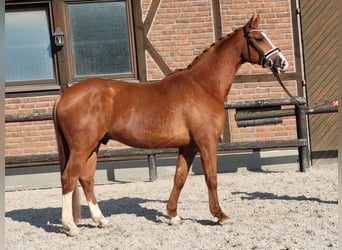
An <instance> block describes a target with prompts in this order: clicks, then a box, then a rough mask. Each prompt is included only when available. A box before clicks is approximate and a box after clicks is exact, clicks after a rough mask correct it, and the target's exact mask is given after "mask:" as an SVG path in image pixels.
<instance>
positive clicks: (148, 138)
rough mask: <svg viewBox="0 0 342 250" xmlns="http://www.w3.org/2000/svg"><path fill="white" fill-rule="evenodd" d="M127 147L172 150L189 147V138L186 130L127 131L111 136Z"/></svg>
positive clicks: (140, 129) (141, 129)
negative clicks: (173, 148)
mask: <svg viewBox="0 0 342 250" xmlns="http://www.w3.org/2000/svg"><path fill="white" fill-rule="evenodd" d="M111 137H112V138H113V139H115V140H118V141H120V142H122V143H124V144H126V145H128V146H131V147H137V148H169V147H170V148H172V147H181V146H186V145H189V143H190V136H189V132H188V131H187V130H186V129H177V130H167V129H162V130H160V129H146V128H145V129H144V128H138V129H128V128H125V129H123V130H120V131H116V132H115V133H113V134H112V136H111Z"/></svg>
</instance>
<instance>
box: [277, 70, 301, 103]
mask: <svg viewBox="0 0 342 250" xmlns="http://www.w3.org/2000/svg"><path fill="white" fill-rule="evenodd" d="M271 70H272V73H273V75H274V76H275V78H276V79H277V80H278V82H279V84H280V86H281V87H282V88H283V90H284V91H285V93H286V94H287V95H288V96H289V98H290V100H291V102H292V103H293V104H294V105H296V106H297V107H298V106H300V105H301V104H300V102H299V101H298V100H297V99H296V98H295V97H294V96H293V95H292V94H291V93H290V91H289V90H288V89H287V88H286V86H285V85H284V83H283V82H282V80H281V79H280V76H279V73H278V71H277V70H276V69H275V68H274V67H272V68H271Z"/></svg>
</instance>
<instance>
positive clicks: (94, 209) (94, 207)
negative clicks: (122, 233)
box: [88, 201, 109, 227]
mask: <svg viewBox="0 0 342 250" xmlns="http://www.w3.org/2000/svg"><path fill="white" fill-rule="evenodd" d="M88 205H89V210H90V214H91V218H92V219H93V221H94V222H95V223H98V224H99V227H105V226H106V225H107V224H108V223H109V221H108V220H107V219H106V218H105V217H104V216H103V214H102V212H101V210H100V208H99V205H98V204H93V203H92V202H91V201H89V202H88Z"/></svg>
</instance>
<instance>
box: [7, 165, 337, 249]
mask: <svg viewBox="0 0 342 250" xmlns="http://www.w3.org/2000/svg"><path fill="white" fill-rule="evenodd" d="M337 172H338V171H337V163H333V164H328V165H327V166H315V167H312V168H311V169H310V170H309V171H307V172H306V173H299V172H297V171H295V170H289V171H277V172H250V171H247V170H242V171H238V172H236V173H224V174H219V175H218V180H219V187H218V193H219V199H220V205H221V208H222V210H223V211H224V212H225V213H227V214H228V215H229V216H230V217H231V223H229V224H226V225H223V226H221V225H217V224H216V223H215V219H214V218H213V217H212V216H211V214H210V212H209V208H208V195H207V187H206V185H205V182H204V176H202V175H196V176H189V178H188V180H187V183H186V184H185V187H184V189H183V191H182V193H181V197H180V201H179V205H178V213H179V215H180V216H181V217H182V218H183V224H182V225H179V226H170V225H168V224H167V216H166V203H167V199H168V197H169V194H170V190H171V187H172V183H173V179H172V178H171V177H170V178H160V179H158V180H157V181H155V182H131V183H118V182H113V183H107V184H98V185H96V187H95V190H96V194H97V199H98V201H99V205H100V208H101V209H102V212H103V214H104V215H105V216H106V217H107V218H108V219H109V220H110V223H111V226H110V227H107V228H97V227H96V225H95V224H94V223H93V222H92V221H91V219H90V215H89V210H88V207H87V206H86V205H85V204H86V202H85V199H84V196H82V209H83V216H84V219H83V220H82V221H81V223H80V224H79V227H80V228H81V233H80V235H79V236H77V237H74V238H72V237H68V236H66V234H65V233H64V232H63V230H62V227H61V222H60V218H61V188H60V187H51V188H35V189H32V188H30V189H28V188H15V189H13V188H12V189H7V190H6V193H5V198H6V200H5V204H6V208H5V209H6V214H5V223H6V225H5V226H6V247H5V249H11V250H13V249H25V250H27V249H49V250H52V249H64V250H66V249H172V250H173V249H208V250H213V249H272V250H274V249H320V250H322V249H337V238H338V229H337V220H338V215H337V207H338V204H337V197H338V184H337V175H338V174H337Z"/></svg>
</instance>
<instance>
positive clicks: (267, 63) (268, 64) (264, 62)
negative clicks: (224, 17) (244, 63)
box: [243, 27, 280, 68]
mask: <svg viewBox="0 0 342 250" xmlns="http://www.w3.org/2000/svg"><path fill="white" fill-rule="evenodd" d="M256 31H259V32H261V30H251V31H247V30H246V28H245V27H243V33H244V35H245V38H246V40H247V48H248V59H249V61H251V52H250V48H249V47H250V46H252V47H253V48H254V49H255V50H256V51H257V52H258V54H259V56H260V58H261V62H260V65H261V66H262V67H263V68H273V61H272V60H270V59H269V57H270V56H271V55H273V54H274V53H279V52H280V49H279V48H276V47H275V48H272V49H270V50H269V51H267V52H266V53H263V52H262V51H261V50H260V48H259V47H258V46H256V45H255V43H254V42H253V41H252V39H251V38H250V37H249V33H251V32H256Z"/></svg>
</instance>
